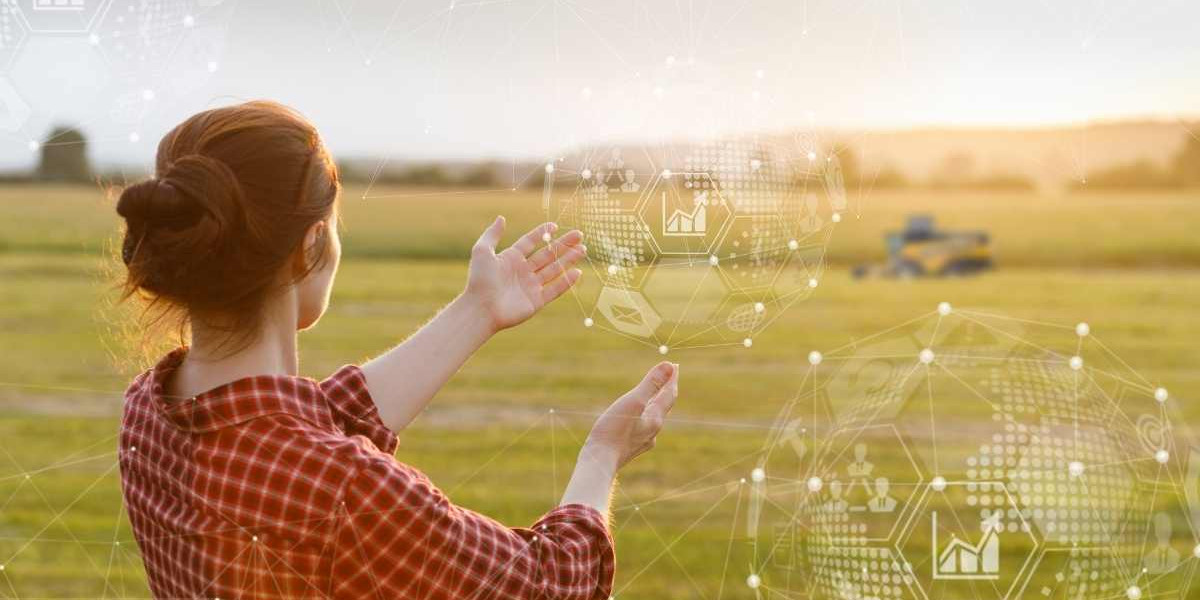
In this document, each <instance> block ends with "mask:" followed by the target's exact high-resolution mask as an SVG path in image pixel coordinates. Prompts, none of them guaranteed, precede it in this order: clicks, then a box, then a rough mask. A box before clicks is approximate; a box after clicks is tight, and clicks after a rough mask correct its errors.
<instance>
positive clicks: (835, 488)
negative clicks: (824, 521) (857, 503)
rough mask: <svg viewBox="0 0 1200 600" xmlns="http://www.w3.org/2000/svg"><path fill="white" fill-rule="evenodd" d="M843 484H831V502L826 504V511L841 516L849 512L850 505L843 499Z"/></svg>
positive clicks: (835, 481)
mask: <svg viewBox="0 0 1200 600" xmlns="http://www.w3.org/2000/svg"><path fill="white" fill-rule="evenodd" d="M842 492H843V489H842V482H840V481H837V480H834V481H832V482H830V484H829V502H827V503H826V504H825V509H826V511H828V512H830V513H832V514H835V515H840V514H844V513H846V512H847V509H848V508H849V506H850V505H849V503H847V502H846V500H845V499H843V498H842Z"/></svg>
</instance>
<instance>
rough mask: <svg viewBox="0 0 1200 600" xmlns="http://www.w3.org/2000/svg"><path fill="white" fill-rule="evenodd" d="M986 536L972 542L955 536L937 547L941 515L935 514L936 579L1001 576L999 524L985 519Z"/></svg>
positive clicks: (934, 549) (993, 577)
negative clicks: (947, 542) (974, 542)
mask: <svg viewBox="0 0 1200 600" xmlns="http://www.w3.org/2000/svg"><path fill="white" fill-rule="evenodd" d="M983 530H984V533H983V539H981V540H979V543H977V544H971V543H968V542H966V541H964V540H963V539H961V538H958V537H955V538H954V539H952V540H950V543H949V544H947V545H946V547H945V548H941V549H939V548H938V514H937V512H934V513H933V551H934V554H935V556H936V557H937V560H936V562H934V564H933V578H934V579H976V580H978V579H985V580H986V579H998V578H999V576H1000V534H999V530H1000V525H999V523H997V522H995V521H991V522H984V524H983Z"/></svg>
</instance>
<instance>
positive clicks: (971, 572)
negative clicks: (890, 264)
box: [745, 304, 1200, 600]
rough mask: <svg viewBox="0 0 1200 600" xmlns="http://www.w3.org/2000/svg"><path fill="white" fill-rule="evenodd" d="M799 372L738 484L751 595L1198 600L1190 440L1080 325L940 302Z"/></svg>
mask: <svg viewBox="0 0 1200 600" xmlns="http://www.w3.org/2000/svg"><path fill="white" fill-rule="evenodd" d="M808 359H809V360H808V362H809V366H810V368H809V369H808V371H807V372H808V375H807V376H806V378H805V383H804V389H802V390H801V392H800V393H799V394H798V395H797V396H796V397H795V398H794V399H793V400H792V401H790V402H788V403H787V404H786V405H785V406H784V407H783V409H782V410H781V411H780V413H779V414H778V417H777V419H776V421H775V423H774V427H772V430H771V431H772V433H771V434H770V435H769V437H768V439H767V440H766V443H765V445H764V447H763V451H762V453H761V455H760V456H759V458H758V462H757V466H756V467H755V469H754V476H753V477H752V480H753V483H751V484H750V485H751V489H750V492H749V494H750V499H751V500H750V509H749V511H748V514H747V515H746V517H745V519H746V521H745V525H746V529H745V534H746V539H747V545H748V546H749V547H750V552H751V555H752V558H751V560H750V561H749V562H750V564H749V565H748V569H749V572H748V573H747V574H746V575H745V576H746V584H747V585H748V586H749V587H750V588H751V589H753V590H754V593H755V595H756V596H757V597H759V598H781V599H786V598H813V599H836V600H852V599H864V600H865V599H891V598H897V599H899V598H905V599H913V600H953V599H960V598H961V599H970V600H1008V599H1018V598H1020V599H1047V600H1050V599H1053V600H1122V599H1130V600H1138V599H1146V598H1154V599H1168V598H1170V599H1177V600H1185V599H1188V598H1196V597H1198V595H1200V581H1197V579H1198V578H1200V573H1197V567H1198V566H1200V444H1198V443H1197V441H1196V440H1195V438H1193V437H1192V436H1191V435H1189V433H1188V432H1187V431H1186V424H1185V423H1184V421H1183V420H1182V419H1181V418H1180V416H1179V411H1178V408H1179V407H1178V404H1179V400H1178V399H1176V398H1174V397H1173V396H1172V395H1171V394H1170V393H1169V392H1168V391H1167V390H1166V389H1164V388H1162V387H1158V386H1157V385H1155V384H1154V383H1152V382H1150V381H1147V380H1146V379H1145V378H1143V377H1142V376H1141V375H1139V374H1138V372H1137V371H1135V370H1133V368H1131V367H1130V366H1129V365H1128V364H1127V363H1126V362H1125V361H1123V360H1122V359H1121V358H1120V357H1118V356H1116V355H1115V354H1113V353H1112V352H1111V351H1110V350H1109V348H1108V347H1107V346H1105V345H1104V344H1103V343H1102V342H1101V341H1100V340H1099V339H1097V338H1096V336H1095V335H1094V334H1093V332H1092V328H1091V327H1090V326H1089V325H1087V324H1085V323H1080V324H1078V325H1074V326H1069V327H1062V326H1054V325H1049V324H1039V323H1030V322H1027V321H1017V320H1011V319H1006V318H1001V317H997V316H994V315H987V314H983V313H974V312H970V311H965V310H963V311H960V310H958V309H955V308H952V307H951V306H950V305H948V304H942V305H941V306H939V309H938V311H937V312H935V313H932V314H931V315H930V316H928V317H924V318H920V319H917V320H914V321H911V322H909V323H907V324H904V325H903V326H900V327H897V328H894V329H892V330H889V331H887V332H885V333H883V334H880V335H877V336H873V337H871V338H868V339H866V340H861V341H859V342H858V343H856V344H854V345H853V346H851V347H846V348H843V349H840V350H838V351H833V352H829V353H826V354H824V355H822V354H820V353H818V352H814V353H812V354H811V355H810V356H809V357H808Z"/></svg>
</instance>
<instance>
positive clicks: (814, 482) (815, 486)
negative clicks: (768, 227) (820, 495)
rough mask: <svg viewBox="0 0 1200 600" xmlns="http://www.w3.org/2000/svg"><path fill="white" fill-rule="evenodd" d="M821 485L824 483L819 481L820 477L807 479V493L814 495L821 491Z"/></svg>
mask: <svg viewBox="0 0 1200 600" xmlns="http://www.w3.org/2000/svg"><path fill="white" fill-rule="evenodd" d="M823 485H825V482H823V481H821V478H820V477H809V478H808V491H810V492H812V493H814V494H815V493H817V492H819V491H821V487H822V486H823Z"/></svg>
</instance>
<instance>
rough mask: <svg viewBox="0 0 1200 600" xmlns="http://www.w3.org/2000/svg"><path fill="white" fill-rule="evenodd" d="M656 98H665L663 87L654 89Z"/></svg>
mask: <svg viewBox="0 0 1200 600" xmlns="http://www.w3.org/2000/svg"><path fill="white" fill-rule="evenodd" d="M654 97H655V98H662V97H663V89H662V88H661V87H655V88H654Z"/></svg>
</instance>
